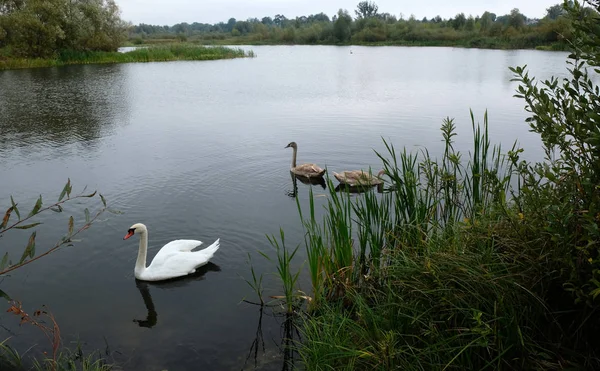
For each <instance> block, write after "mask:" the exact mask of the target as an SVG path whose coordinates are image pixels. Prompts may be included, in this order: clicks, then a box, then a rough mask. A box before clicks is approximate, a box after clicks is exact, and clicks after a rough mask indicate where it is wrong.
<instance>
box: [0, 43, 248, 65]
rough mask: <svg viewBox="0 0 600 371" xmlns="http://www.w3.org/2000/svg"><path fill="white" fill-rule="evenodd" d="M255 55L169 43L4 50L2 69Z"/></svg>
mask: <svg viewBox="0 0 600 371" xmlns="http://www.w3.org/2000/svg"><path fill="white" fill-rule="evenodd" d="M246 57H254V53H253V52H252V51H248V52H246V51H243V50H241V49H238V48H227V47H224V46H203V45H193V44H188V43H169V44H161V45H152V46H147V47H142V48H138V49H135V50H132V51H128V52H124V53H120V52H76V51H62V52H59V53H58V54H57V56H56V57H55V58H14V57H11V56H10V54H9V53H8V52H7V51H4V53H2V51H0V70H9V69H20V68H39V67H57V66H65V65H73V64H100V63H136V62H167V61H178V60H197V61H199V60H216V59H232V58H246Z"/></svg>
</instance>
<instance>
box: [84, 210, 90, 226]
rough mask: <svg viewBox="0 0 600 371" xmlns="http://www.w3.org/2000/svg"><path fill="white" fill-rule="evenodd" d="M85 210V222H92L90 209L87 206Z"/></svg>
mask: <svg viewBox="0 0 600 371" xmlns="http://www.w3.org/2000/svg"><path fill="white" fill-rule="evenodd" d="M84 212H85V222H86V223H89V222H90V211H89V210H88V209H87V207H86V208H85V210H84Z"/></svg>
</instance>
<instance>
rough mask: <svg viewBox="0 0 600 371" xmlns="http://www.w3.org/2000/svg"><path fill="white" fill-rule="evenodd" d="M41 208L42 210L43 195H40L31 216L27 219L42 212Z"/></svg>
mask: <svg viewBox="0 0 600 371" xmlns="http://www.w3.org/2000/svg"><path fill="white" fill-rule="evenodd" d="M41 208H42V195H40V197H39V198H38V199H37V201H36V202H35V205H34V206H33V210H31V212H30V213H29V215H27V217H28V218H29V217H30V216H33V215H35V214H37V212H38V211H40V209H41Z"/></svg>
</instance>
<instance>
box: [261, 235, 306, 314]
mask: <svg viewBox="0 0 600 371" xmlns="http://www.w3.org/2000/svg"><path fill="white" fill-rule="evenodd" d="M279 238H280V239H279V240H278V239H277V238H276V237H275V236H268V235H267V239H268V240H269V242H270V243H271V245H272V246H273V247H274V248H275V251H276V257H277V262H276V266H277V275H278V277H279V279H280V280H281V283H282V285H283V296H273V298H274V299H277V300H281V302H282V303H283V307H284V308H285V312H286V314H288V315H290V314H293V313H294V312H295V311H296V309H297V308H298V302H299V299H301V297H302V296H304V295H300V293H301V292H300V291H299V290H297V287H296V283H297V281H298V277H299V276H300V272H301V270H300V269H298V270H297V271H296V272H293V268H292V260H293V259H294V256H295V255H296V253H297V252H298V249H299V248H300V245H298V246H296V247H295V248H294V249H293V250H291V251H290V250H289V249H288V248H287V247H286V245H285V234H284V232H283V229H280V230H279ZM260 254H261V255H262V256H263V257H265V258H266V259H267V260H269V261H273V260H272V258H271V257H270V256H269V255H267V254H266V253H264V252H260Z"/></svg>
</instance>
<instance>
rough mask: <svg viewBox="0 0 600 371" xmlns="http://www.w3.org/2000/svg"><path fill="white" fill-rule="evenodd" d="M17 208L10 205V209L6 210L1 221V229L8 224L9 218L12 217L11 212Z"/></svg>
mask: <svg viewBox="0 0 600 371" xmlns="http://www.w3.org/2000/svg"><path fill="white" fill-rule="evenodd" d="M14 209H15V208H14V207H13V206H11V207H9V208H8V210H6V213H5V214H4V218H2V223H0V229H3V228H4V227H6V226H7V225H8V220H9V219H10V213H12V211H13V210H14Z"/></svg>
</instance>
